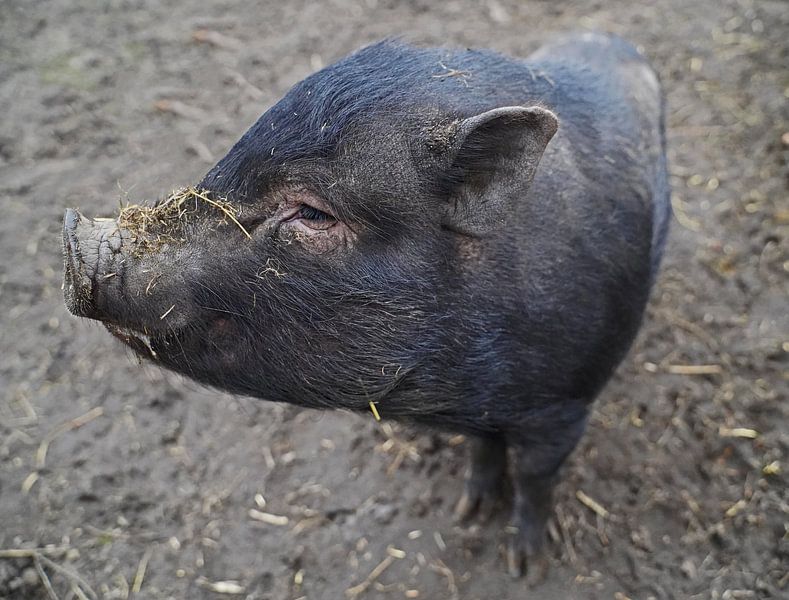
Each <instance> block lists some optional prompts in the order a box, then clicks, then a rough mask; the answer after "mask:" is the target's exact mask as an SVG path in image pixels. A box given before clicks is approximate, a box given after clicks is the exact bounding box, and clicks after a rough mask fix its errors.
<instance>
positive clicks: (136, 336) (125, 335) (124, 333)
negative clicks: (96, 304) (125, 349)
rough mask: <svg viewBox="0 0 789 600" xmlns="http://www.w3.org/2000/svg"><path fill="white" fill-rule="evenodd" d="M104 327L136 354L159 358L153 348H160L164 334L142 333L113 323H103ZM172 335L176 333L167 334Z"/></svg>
mask: <svg viewBox="0 0 789 600" xmlns="http://www.w3.org/2000/svg"><path fill="white" fill-rule="evenodd" d="M104 327H106V328H107V331H109V332H110V333H111V334H112V335H113V336H115V337H116V338H118V339H119V340H120V341H122V342H123V343H124V344H126V345H127V346H129V347H130V348H131V349H132V350H134V351H135V352H137V353H138V354H142V355H147V356H149V357H150V358H152V359H154V360H156V359H158V358H159V355H158V354H157V352H156V350H155V348H161V346H162V345H163V344H164V343H165V341H164V337H165V336H163V335H159V336H156V335H151V334H148V333H143V332H141V331H137V330H136V329H132V328H131V327H121V326H120V325H115V324H114V323H104ZM174 335H176V334H175V333H170V334H169V336H174ZM168 345H169V343H168Z"/></svg>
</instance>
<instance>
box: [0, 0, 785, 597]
mask: <svg viewBox="0 0 789 600" xmlns="http://www.w3.org/2000/svg"><path fill="white" fill-rule="evenodd" d="M639 4H641V3H635V2H631V1H629V0H621V1H620V0H612V1H600V0H598V1H594V2H584V1H581V0H567V1H561V0H553V1H550V0H541V1H537V0H535V1H530V2H517V1H512V2H510V1H505V0H492V1H490V2H479V3H476V2H470V1H466V0H448V1H446V2H441V3H433V2H428V1H427V0H412V1H409V2H393V1H391V0H379V1H376V0H367V1H356V0H333V1H331V2H325V3H312V2H303V1H294V2H270V3H268V2H267V3H261V5H259V6H257V7H255V8H254V9H253V8H252V7H251V3H249V4H247V3H242V2H237V1H235V0H222V1H217V2H211V3H209V2H200V1H198V0H182V1H181V2H178V3H163V2H155V1H153V0H110V1H106V0H102V1H98V0H69V1H66V0H62V1H60V2H53V1H41V2H35V3H34V2H29V1H27V0H10V1H9V0H6V1H5V2H3V3H2V4H0V111H1V112H2V120H1V121H0V202H1V204H0V206H2V214H0V250H1V251H2V262H0V324H1V325H0V326H1V327H2V329H0V357H2V358H0V597H2V598H13V599H21V598H26V599H37V598H50V599H51V598H59V599H70V598H84V597H87V598H91V597H100V598H132V597H133V598H152V599H158V598H223V597H227V598H249V599H260V600H263V599H268V600H295V599H297V598H309V599H317V600H322V599H329V600H333V599H343V598H346V599H350V600H353V599H355V598H358V599H359V600H365V599H373V598H379V599H396V598H419V599H429V600H434V599H438V600H441V599H455V598H459V599H489V598H492V599H520V598H539V599H548V600H550V599H554V598H557V599H558V598H561V599H567V598H577V599H586V598H591V599H596V598H601V599H603V598H607V599H617V600H624V599H625V598H631V599H634V600H635V599H647V598H656V599H664V598H681V599H686V598H692V599H706V598H720V599H726V600H729V599H738V598H779V597H783V598H786V597H789V574H788V572H789V569H788V567H789V494H788V493H787V481H789V420H788V417H789V404H788V403H787V396H788V395H789V394H787V391H788V388H789V380H788V375H787V357H788V356H789V316H788V315H789V310H787V307H788V305H789V302H788V301H787V298H788V295H787V294H789V289H788V288H789V284H788V281H789V256H787V252H786V251H787V233H788V231H789V194H788V184H789V179H788V178H787V161H788V160H789V110H788V109H787V105H788V104H789V71H788V70H787V65H789V5H787V4H786V2H784V1H782V0H775V1H763V2H757V1H752V0H699V1H695V2H687V1H686V0H667V1H662V2H652V3H649V6H648V7H647V6H640V5H639ZM574 28H576V29H577V28H582V29H583V28H587V29H588V28H593V29H602V30H608V31H613V32H616V33H619V34H621V35H623V36H625V37H627V38H629V39H630V40H632V41H634V42H635V43H637V44H639V45H640V46H641V47H642V48H643V50H644V52H645V53H646V54H647V55H648V56H649V57H650V58H651V60H652V61H653V63H654V65H655V66H656V68H657V70H658V71H659V73H660V75H661V77H662V80H663V82H664V85H665V88H666V92H667V98H668V105H669V117H668V122H669V144H670V163H671V173H672V178H671V181H672V186H673V204H674V209H675V213H676V219H675V221H674V223H673V231H672V234H671V240H670V243H669V247H668V249H667V256H666V260H665V263H664V268H663V271H662V275H661V277H660V280H659V282H658V284H657V286H656V289H655V292H654V294H653V299H652V303H651V304H650V308H649V311H648V316H647V319H646V322H645V325H644V328H643V331H642V333H641V335H640V337H639V339H638V341H637V343H636V345H635V347H634V348H633V350H632V352H631V353H630V355H629V357H628V358H627V359H626V360H625V362H624V363H623V364H622V366H621V368H620V369H619V371H618V373H617V375H616V376H615V377H614V379H613V380H612V382H611V383H610V384H609V386H608V387H607V388H606V389H605V391H604V392H603V394H602V395H601V397H600V398H599V400H598V402H597V404H596V409H595V412H594V415H593V418H592V420H591V424H590V427H589V431H588V434H587V436H586V437H585V439H584V441H583V442H582V443H581V445H580V447H579V448H578V449H577V451H576V452H575V453H574V454H573V456H572V458H571V460H570V461H569V463H568V465H567V467H566V469H565V472H564V478H563V482H562V484H561V485H560V487H559V489H558V493H557V504H556V512H555V517H554V519H553V524H552V526H551V531H552V536H551V537H552V539H551V541H550V544H549V553H550V560H551V563H552V568H551V571H550V574H549V577H548V580H547V582H546V583H545V584H544V586H542V587H540V588H536V589H532V590H530V589H528V588H527V587H526V585H525V584H524V583H523V582H522V581H516V580H512V579H510V578H509V576H507V575H506V570H505V568H504V565H503V563H502V551H503V548H504V546H505V544H506V541H507V534H506V532H505V531H504V525H505V524H506V512H502V514H501V516H500V517H499V518H497V519H494V520H493V521H492V522H489V523H486V524H480V523H472V524H471V525H468V526H462V527H461V526H457V525H455V524H454V523H453V521H452V518H451V511H452V508H453V505H454V502H455V501H456V499H457V497H458V495H459V493H460V486H461V477H462V472H463V466H464V460H463V458H464V457H463V455H464V446H465V444H464V441H463V439H462V438H459V437H457V436H455V437H453V436H451V435H443V434H442V435H437V434H434V433H431V432H428V431H424V430H417V429H412V428H406V427H402V426H398V425H396V424H391V423H387V422H386V421H384V422H383V424H378V423H376V422H374V420H373V419H372V417H371V416H353V415H348V414H343V413H325V414H324V413H318V412H313V411H305V410H298V409H294V408H291V407H284V406H276V405H272V404H269V403H265V402H261V401H255V400H251V399H246V398H234V397H230V396H227V395H224V394H221V393H218V392H215V391H211V390H206V389H203V388H200V387H198V386H197V385H195V384H192V383H190V382H188V381H185V380H183V379H181V378H179V377H177V376H175V375H172V374H169V373H165V372H162V371H159V370H158V369H156V368H153V367H151V366H147V365H144V364H143V365H140V364H138V362H137V361H136V360H135V359H134V358H133V357H132V356H131V355H130V353H129V352H127V351H125V350H124V349H123V348H122V347H121V346H120V345H119V343H118V342H116V341H115V340H114V339H113V338H111V336H109V335H108V334H107V333H106V332H105V331H104V330H103V328H102V327H101V326H99V325H94V324H91V323H88V322H85V321H79V320H77V319H74V318H72V317H70V316H69V315H68V314H67V312H66V310H65V309H64V307H63V301H62V293H61V279H62V263H61V260H62V258H61V249H60V228H61V219H62V215H63V210H64V208H65V207H69V206H71V207H75V206H76V207H79V208H81V209H82V210H83V211H84V212H86V213H87V214H88V215H108V214H112V213H113V212H114V211H115V210H116V208H117V206H118V203H119V201H120V200H121V199H123V200H126V199H128V200H130V201H141V200H143V199H148V198H155V197H158V196H161V195H164V194H166V193H168V192H169V191H170V190H172V189H173V188H176V187H180V186H181V185H185V184H191V183H195V182H197V181H198V180H199V178H200V176H201V175H202V174H203V173H204V172H205V171H206V170H207V169H208V168H209V167H210V166H211V164H212V163H213V162H214V161H215V160H217V159H218V158H220V157H221V156H222V155H223V154H224V152H225V151H226V150H227V149H228V148H229V146H230V145H231V144H232V143H233V142H234V141H235V140H236V139H237V138H238V137H239V136H240V135H241V133H243V132H244V131H245V129H246V128H247V127H248V126H249V125H250V124H251V123H252V122H253V121H254V120H255V119H256V118H257V117H258V116H259V114H260V113H262V112H263V110H264V109H265V108H267V107H268V106H270V105H271V104H272V103H273V102H275V101H276V100H277V99H278V97H280V96H281V95H282V94H283V92H285V91H286V90H287V89H288V88H289V87H290V86H291V85H292V84H294V83H295V82H297V81H298V80H300V79H301V78H303V77H304V76H306V75H307V74H309V73H310V72H312V71H313V70H315V69H317V68H320V67H321V66H322V65H325V64H328V63H329V62H331V61H333V60H335V59H337V58H339V57H341V56H343V55H344V54H346V53H348V52H349V51H351V50H353V49H355V48H357V47H359V46H360V45H362V44H364V43H366V42H370V41H374V40H377V39H379V38H381V37H384V36H387V35H393V34H403V35H405V36H406V38H408V39H411V40H414V41H419V42H424V43H428V44H453V45H460V46H475V47H491V48H494V49H497V50H500V51H503V52H507V53H511V54H514V55H521V56H523V55H526V54H527V53H528V52H530V51H531V50H532V49H534V48H536V47H537V46H538V45H539V43H540V42H541V41H542V40H545V39H548V38H550V36H551V32H552V31H559V30H566V29H574ZM270 515H274V517H272V516H270ZM45 582H46V585H49V586H50V587H49V589H48V588H47V587H46V585H45Z"/></svg>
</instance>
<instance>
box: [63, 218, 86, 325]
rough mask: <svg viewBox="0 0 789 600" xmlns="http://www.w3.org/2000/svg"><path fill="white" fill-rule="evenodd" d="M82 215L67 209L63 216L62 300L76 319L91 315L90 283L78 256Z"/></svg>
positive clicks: (81, 260)
mask: <svg viewBox="0 0 789 600" xmlns="http://www.w3.org/2000/svg"><path fill="white" fill-rule="evenodd" d="M81 220H82V215H81V214H80V213H79V212H78V211H76V210H73V209H71V208H67V209H66V212H65V214H64V215H63V298H64V300H65V302H66V308H68V310H69V312H71V313H72V314H74V315H76V316H78V317H88V316H90V315H91V313H92V304H93V303H92V282H91V280H90V278H89V277H88V275H87V274H86V273H85V265H84V262H83V259H82V256H81V255H80V249H79V238H78V237H77V226H78V225H79V223H80V221H81Z"/></svg>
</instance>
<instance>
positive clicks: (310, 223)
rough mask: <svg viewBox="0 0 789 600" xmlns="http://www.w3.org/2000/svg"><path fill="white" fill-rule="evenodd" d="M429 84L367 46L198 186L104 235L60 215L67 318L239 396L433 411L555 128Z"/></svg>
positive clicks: (404, 59) (291, 100)
mask: <svg viewBox="0 0 789 600" xmlns="http://www.w3.org/2000/svg"><path fill="white" fill-rule="evenodd" d="M436 70H439V71H440V67H439V66H438V65H437V64H435V57H434V56H433V55H428V54H427V53H422V51H417V50H414V49H411V48H408V47H405V46H401V45H398V44H393V43H383V44H379V45H376V46H372V47H369V48H367V49H365V50H362V51H360V52H358V53H356V54H354V55H352V56H350V57H348V58H346V59H345V60H343V61H341V62H339V63H337V64H335V65H333V66H331V67H328V68H327V69H324V70H323V71H321V72H318V73H316V74H315V75H313V76H311V77H309V78H307V79H306V80H304V81H303V82H301V83H299V84H298V85H296V86H295V87H294V88H293V89H292V90H291V91H290V92H289V93H288V94H287V95H286V96H285V97H284V98H283V99H282V100H281V101H280V102H279V103H278V104H276V105H275V106H274V107H273V108H271V109H270V110H269V111H268V112H266V113H265V114H264V115H263V116H262V117H261V118H260V120H259V121H258V122H257V123H256V124H255V125H254V126H253V127H252V128H251V129H250V130H249V131H248V132H247V133H246V134H245V135H244V136H243V137H242V138H241V140H239V142H238V143H237V144H236V145H235V146H234V147H233V148H232V149H231V150H230V152H229V153H228V154H227V156H225V157H224V158H223V159H222V160H221V161H220V162H219V163H218V164H217V165H216V166H215V167H214V168H213V169H212V170H211V171H210V172H209V173H208V174H207V175H206V177H205V178H204V179H203V181H202V182H201V183H200V184H199V185H198V186H197V187H196V188H194V189H189V190H185V191H182V192H180V193H179V194H177V195H175V196H172V197H170V198H168V199H166V200H164V201H163V202H161V203H160V204H159V205H158V206H156V207H153V208H150V209H139V208H131V209H126V210H125V211H123V212H122V213H121V215H120V218H118V219H113V220H88V219H86V218H85V217H83V216H82V215H80V214H79V213H78V212H76V211H73V210H68V211H67V212H66V217H65V225H64V232H63V239H64V249H65V256H66V261H65V262H66V264H65V296H66V303H67V305H68V307H69V309H70V310H71V311H72V312H73V313H74V314H76V315H79V316H84V317H89V318H93V319H99V320H101V321H103V322H104V323H105V325H106V327H107V328H108V329H109V330H110V331H111V332H112V333H113V334H115V335H116V336H117V337H119V338H120V339H122V340H123V341H124V342H125V343H127V344H128V345H129V346H130V347H131V348H133V349H134V350H135V351H137V352H138V353H140V354H141V355H143V356H146V357H148V358H150V359H152V360H153V361H155V362H156V363H158V364H161V365H163V366H166V367H168V368H171V369H173V370H176V371H179V372H181V373H184V374H186V375H188V376H190V377H193V378H195V379H197V380H200V381H202V382H204V383H207V384H210V385H214V386H218V387H221V388H223V389H227V390H230V391H232V392H236V393H243V394H249V395H253V396H258V397H262V398H266V399H270V400H277V401H288V402H293V403H297V404H302V405H307V406H331V407H338V406H343V407H348V408H361V407H366V406H367V405H368V402H369V401H371V400H375V401H381V400H383V399H384V397H386V400H385V401H383V402H382V403H381V411H382V412H384V413H386V412H390V413H408V412H420V411H424V410H426V409H427V408H428V406H427V405H428V404H430V407H431V408H433V409H435V410H440V408H439V406H440V403H441V402H444V401H448V400H450V399H451V397H452V395H451V390H452V389H453V388H454V387H455V386H456V385H458V384H459V382H458V379H459V378H460V379H462V378H464V377H467V375H464V374H463V373H462V370H463V363H464V353H466V352H470V351H472V348H471V346H473V345H474V344H475V342H474V340H473V339H472V337H469V336H471V335H472V332H475V333H474V334H473V335H478V334H479V332H478V331H476V330H477V329H478V328H479V327H482V326H484V325H483V324H481V323H480V321H479V320H478V319H476V317H475V312H474V311H475V310H479V308H480V303H484V302H486V298H485V296H483V295H480V294H481V293H485V286H490V289H491V290H495V285H496V282H497V281H501V279H502V278H506V277H507V274H506V273H502V272H501V271H502V270H501V268H500V267H496V268H495V272H493V273H491V272H490V271H491V269H493V267H492V266H491V265H492V264H494V263H495V262H496V256H495V255H496V254H500V253H501V252H506V243H504V244H503V245H502V244H501V243H492V240H501V239H502V236H503V237H504V238H506V237H507V236H506V229H507V223H508V217H509V215H510V214H511V213H512V212H513V211H515V210H517V203H518V202H519V201H521V200H522V199H523V197H524V195H525V192H526V190H527V188H528V185H529V183H530V181H531V178H532V176H533V174H534V171H535V169H536V167H537V163H538V161H539V159H540V157H541V155H542V153H543V150H544V149H545V147H546V144H547V143H548V141H549V140H550V139H551V137H552V135H553V134H554V132H555V131H556V126H557V123H556V119H555V117H554V116H553V114H551V113H550V112H549V111H547V110H544V109H541V108H538V107H528V106H527V107H523V106H510V107H496V106H495V105H493V106H491V105H480V104H479V102H470V101H469V102H465V101H464V93H465V91H466V90H467V86H466V84H465V82H464V81H462V80H460V79H459V78H441V77H433V76H432V73H433V72H434V71H436ZM502 232H505V233H504V234H502ZM480 286H482V290H481V288H480ZM495 296H496V294H495V291H491V292H490V297H491V298H494V297H495ZM404 391H407V392H408V393H409V397H410V401H406V400H405V399H403V400H402V401H400V400H399V398H401V397H404V394H402V393H401V392H404ZM442 395H444V396H445V397H443V398H442V397H441V396H442ZM390 399H391V401H390Z"/></svg>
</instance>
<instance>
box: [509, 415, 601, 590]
mask: <svg viewBox="0 0 789 600" xmlns="http://www.w3.org/2000/svg"><path fill="white" fill-rule="evenodd" d="M585 424H586V415H585V411H584V414H583V415H582V416H580V417H578V418H577V420H575V419H573V421H571V422H570V423H569V424H568V422H566V421H565V422H564V423H562V426H561V427H560V428H556V429H554V428H552V427H550V426H548V427H546V428H545V430H544V431H543V436H544V439H543V440H542V441H539V442H538V441H535V439H534V437H532V436H528V442H527V441H525V440H524V439H519V438H518V437H517V436H514V437H513V438H511V439H510V442H509V447H510V451H511V453H512V462H513V468H512V485H513V488H514V501H513V508H512V520H511V526H510V528H509V529H510V532H511V533H512V536H513V537H512V539H511V541H510V545H509V549H508V552H507V566H508V568H509V572H510V574H511V575H512V576H513V577H520V576H522V575H523V574H524V572H528V578H529V581H530V583H533V584H536V583H540V582H541V581H542V580H543V579H544V577H545V574H546V572H547V568H548V561H547V558H546V556H545V554H544V552H543V546H544V542H545V530H546V524H547V522H548V518H549V517H550V516H551V512H552V510H553V501H552V500H553V487H554V484H555V483H556V480H557V474H558V471H559V467H561V465H562V463H564V461H565V459H566V458H567V456H568V455H569V454H570V452H572V450H573V449H574V448H575V446H576V444H577V443H578V440H579V439H580V438H581V435H582V434H583V430H584V426H585ZM524 437H525V436H524Z"/></svg>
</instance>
